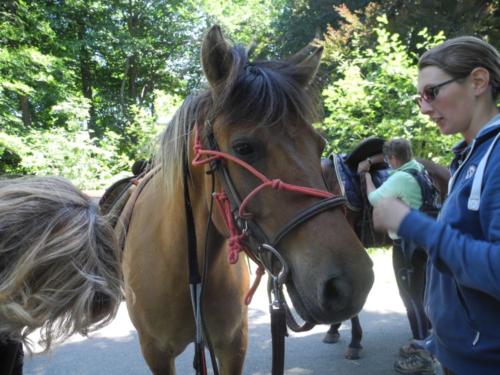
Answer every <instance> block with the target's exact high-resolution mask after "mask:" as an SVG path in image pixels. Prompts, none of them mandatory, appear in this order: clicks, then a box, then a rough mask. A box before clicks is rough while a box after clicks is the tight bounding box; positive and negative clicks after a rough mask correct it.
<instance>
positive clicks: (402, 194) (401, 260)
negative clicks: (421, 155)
mask: <svg viewBox="0 0 500 375" xmlns="http://www.w3.org/2000/svg"><path fill="white" fill-rule="evenodd" d="M384 161H385V162H386V163H387V164H388V165H389V166H390V167H391V169H392V171H391V172H390V173H389V178H388V179H387V180H386V181H385V182H384V183H383V184H382V185H380V187H378V188H377V187H375V185H374V183H373V180H372V176H371V175H370V173H368V172H369V170H370V167H371V165H372V164H377V163H382V162H384ZM412 170H413V171H414V173H415V171H416V173H422V172H424V166H423V165H422V164H420V163H419V162H418V161H416V160H415V159H414V158H413V153H412V149H411V145H410V143H409V142H408V141H407V140H405V139H393V140H390V141H387V142H386V143H385V144H384V147H383V154H378V155H375V156H372V157H370V158H368V159H366V160H363V161H362V162H360V163H359V165H358V173H360V174H363V175H364V177H365V181H366V192H367V196H368V201H369V202H370V204H371V205H372V206H373V205H375V204H376V203H377V202H378V201H379V200H380V199H382V198H389V197H392V198H398V199H400V200H402V201H403V202H404V203H405V204H407V205H408V206H410V207H411V208H415V209H419V208H421V206H422V203H423V197H422V189H421V187H420V185H419V183H418V181H417V179H416V178H415V177H414V176H413V174H412V173H411V172H412ZM389 236H390V237H391V238H392V239H393V240H394V245H393V252H392V262H393V268H394V273H395V276H396V282H397V286H398V290H399V294H400V296H401V299H402V300H403V303H404V305H405V308H406V312H407V316H408V320H409V323H410V328H411V331H412V336H413V339H412V340H411V341H410V343H409V344H408V345H403V346H402V347H401V349H400V355H401V356H402V357H403V358H402V359H400V360H397V361H396V362H395V363H394V369H395V370H396V371H397V372H400V373H415V374H427V373H433V368H434V360H433V358H432V356H431V355H430V353H429V352H427V351H426V350H424V349H423V347H422V344H423V340H424V339H425V338H426V337H427V336H428V335H429V333H430V332H429V331H430V328H431V327H430V323H429V320H428V319H427V316H426V314H425V311H424V305H423V298H424V289H425V269H426V263H427V255H426V253H425V251H423V250H422V249H416V250H414V251H413V252H412V253H411V254H408V251H406V253H405V248H404V246H405V244H404V243H403V241H401V240H400V239H399V238H398V236H397V235H396V234H395V233H392V232H389ZM406 250H408V249H406Z"/></svg>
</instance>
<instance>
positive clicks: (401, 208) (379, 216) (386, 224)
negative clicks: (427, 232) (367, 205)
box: [373, 198, 410, 233]
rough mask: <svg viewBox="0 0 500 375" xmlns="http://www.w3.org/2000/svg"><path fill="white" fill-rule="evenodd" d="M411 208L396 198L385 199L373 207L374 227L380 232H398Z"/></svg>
mask: <svg viewBox="0 0 500 375" xmlns="http://www.w3.org/2000/svg"><path fill="white" fill-rule="evenodd" d="M409 212H410V208H409V207H408V206H407V205H406V204H404V203H403V202H402V201H401V200H399V199H396V198H383V199H381V200H380V201H378V202H377V204H376V205H375V206H374V207H373V226H374V227H375V229H377V230H380V231H391V232H394V233H397V232H398V229H399V226H400V225H401V222H402V221H403V219H404V218H405V216H406V215H407V214H408V213H409Z"/></svg>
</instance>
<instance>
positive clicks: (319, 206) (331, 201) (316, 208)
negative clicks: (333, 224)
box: [272, 196, 346, 246]
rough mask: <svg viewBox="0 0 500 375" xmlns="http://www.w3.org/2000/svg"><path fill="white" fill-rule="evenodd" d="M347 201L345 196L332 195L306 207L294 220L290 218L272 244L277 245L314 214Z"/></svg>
mask: <svg viewBox="0 0 500 375" xmlns="http://www.w3.org/2000/svg"><path fill="white" fill-rule="evenodd" d="M345 203H346V199H345V198H344V197H337V196H336V197H332V198H326V199H323V200H321V201H319V202H318V203H315V204H314V205H312V206H310V207H308V208H306V209H305V210H303V211H301V212H299V213H298V214H297V215H296V216H295V217H294V218H293V219H292V220H290V221H289V222H288V223H287V224H286V225H285V226H283V228H281V229H280V231H279V232H278V234H277V235H276V236H275V237H274V240H273V241H272V246H276V245H277V244H278V243H279V242H280V241H281V240H282V239H283V237H285V236H286V235H287V234H288V233H290V232H291V231H292V230H293V229H295V228H296V227H298V226H299V225H300V224H302V223H304V222H306V221H307V220H309V219H310V218H312V217H313V216H316V215H318V214H320V213H321V212H323V211H326V210H329V209H331V208H334V207H337V206H341V205H343V204H345Z"/></svg>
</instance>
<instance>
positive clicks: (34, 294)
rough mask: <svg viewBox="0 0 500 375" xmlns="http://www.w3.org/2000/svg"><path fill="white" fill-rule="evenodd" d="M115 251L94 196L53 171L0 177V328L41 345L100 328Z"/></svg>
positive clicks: (112, 297)
mask: <svg viewBox="0 0 500 375" xmlns="http://www.w3.org/2000/svg"><path fill="white" fill-rule="evenodd" d="M121 280H122V277H121V268H120V255H119V250H118V246H117V242H116V239H115V236H114V233H113V228H112V226H111V224H110V223H109V222H108V219H107V218H106V217H104V216H102V215H101V214H99V212H98V207H97V203H96V202H94V201H92V200H91V198H89V197H88V196H86V195H85V194H83V193H82V192H80V191H79V190H78V189H77V188H75V187H74V186H73V185H72V184H71V183H70V182H69V181H67V180H65V179H63V178H58V177H34V176H31V177H23V178H16V179H1V180H0V334H1V335H3V336H9V337H10V338H12V339H16V340H21V341H24V342H25V343H27V344H29V343H30V342H29V340H28V339H27V336H28V335H29V334H30V333H31V332H33V331H34V330H35V329H38V328H40V329H41V331H40V335H41V342H40V344H42V345H43V347H44V349H45V350H48V349H50V346H51V344H52V343H53V342H54V341H60V340H63V339H65V338H67V337H68V336H70V335H72V334H74V333H80V334H87V333H88V332H89V331H91V330H95V329H98V328H101V327H102V326H104V325H106V324H107V323H109V322H110V321H111V320H112V319H113V318H114V317H115V315H116V312H117V309H118V307H119V304H120V302H121V300H122V296H123V293H122V287H121V285H122V282H121ZM28 348H29V347H28Z"/></svg>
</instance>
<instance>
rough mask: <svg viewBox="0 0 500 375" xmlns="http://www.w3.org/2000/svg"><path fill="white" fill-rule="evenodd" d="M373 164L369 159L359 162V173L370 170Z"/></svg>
mask: <svg viewBox="0 0 500 375" xmlns="http://www.w3.org/2000/svg"><path fill="white" fill-rule="evenodd" d="M370 167H371V164H370V162H369V161H368V159H365V160H363V161H361V162H359V164H358V173H362V172H370Z"/></svg>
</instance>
